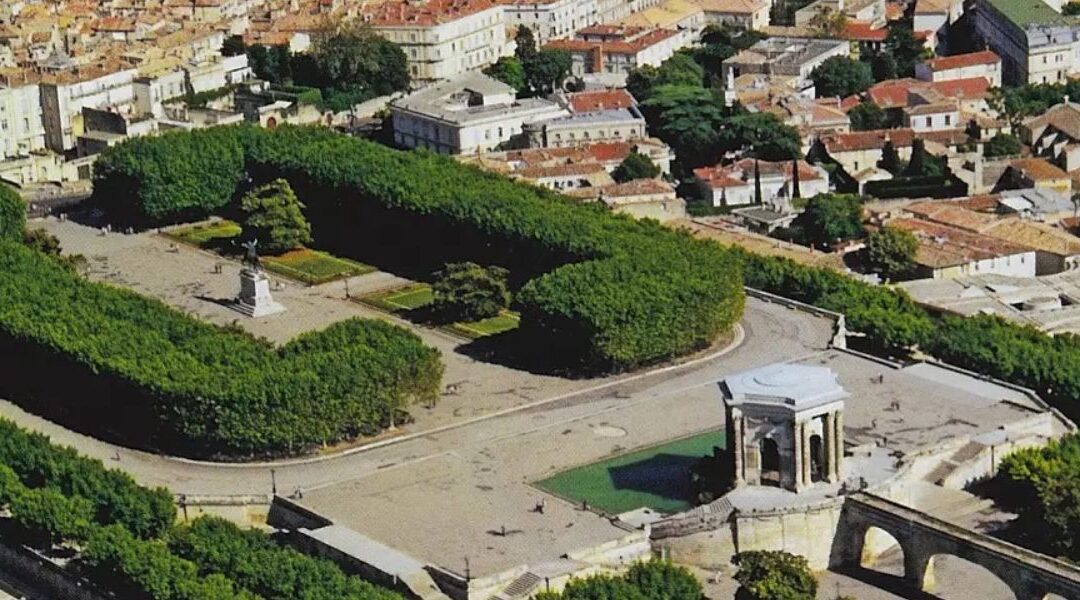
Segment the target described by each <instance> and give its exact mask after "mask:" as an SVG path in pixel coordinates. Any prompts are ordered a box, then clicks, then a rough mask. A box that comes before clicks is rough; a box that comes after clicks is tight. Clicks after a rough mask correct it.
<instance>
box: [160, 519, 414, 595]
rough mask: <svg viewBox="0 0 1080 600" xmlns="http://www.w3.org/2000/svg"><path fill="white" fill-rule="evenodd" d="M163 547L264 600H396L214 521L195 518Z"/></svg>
mask: <svg viewBox="0 0 1080 600" xmlns="http://www.w3.org/2000/svg"><path fill="white" fill-rule="evenodd" d="M169 548H170V549H172V551H173V552H174V553H176V554H177V555H178V556H182V557H184V558H186V559H187V560H190V561H192V562H193V563H195V564H197V565H198V566H199V570H200V571H201V572H202V573H213V574H220V575H223V576H225V577H228V578H229V579H231V580H233V581H235V582H236V583H237V584H238V585H240V586H242V587H244V588H245V589H248V590H251V591H253V592H255V593H258V594H259V595H261V596H262V597H264V598H266V599H267V600H293V599H294V598H305V599H306V600H401V596H399V595H398V594H397V593H395V592H392V591H390V590H388V589H385V588H380V587H376V586H374V585H372V584H370V583H368V582H366V581H363V580H361V579H359V578H357V577H350V576H348V575H345V573H343V572H342V571H341V569H339V568H338V567H337V565H335V564H334V563H332V562H330V561H329V560H326V559H323V558H313V557H311V556H308V555H306V554H302V553H300V552H297V551H296V550H293V549H292V548H286V547H283V546H280V545H278V544H277V543H275V542H274V541H273V540H272V539H271V538H270V536H269V535H267V534H266V533H264V532H262V531H258V530H255V529H248V530H243V529H240V528H239V527H237V526H236V525H233V524H232V523H229V522H228V521H225V520H223V519H220V518H216V517H201V518H199V519H196V520H195V521H194V522H193V523H192V524H191V526H190V527H184V528H181V529H179V530H177V532H176V533H175V534H174V535H173V536H172V537H171V538H170V539H169Z"/></svg>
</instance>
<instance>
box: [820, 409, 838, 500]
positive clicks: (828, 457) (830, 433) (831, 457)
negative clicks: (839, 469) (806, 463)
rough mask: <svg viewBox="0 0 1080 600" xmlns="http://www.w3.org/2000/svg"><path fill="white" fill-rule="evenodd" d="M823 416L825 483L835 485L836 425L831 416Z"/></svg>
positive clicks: (829, 414) (831, 414) (827, 414)
mask: <svg viewBox="0 0 1080 600" xmlns="http://www.w3.org/2000/svg"><path fill="white" fill-rule="evenodd" d="M834 414H835V413H826V414H825V429H824V431H823V433H824V435H823V436H822V437H823V438H824V439H823V441H824V442H825V481H828V482H829V483H836V425H835V424H833V415H834Z"/></svg>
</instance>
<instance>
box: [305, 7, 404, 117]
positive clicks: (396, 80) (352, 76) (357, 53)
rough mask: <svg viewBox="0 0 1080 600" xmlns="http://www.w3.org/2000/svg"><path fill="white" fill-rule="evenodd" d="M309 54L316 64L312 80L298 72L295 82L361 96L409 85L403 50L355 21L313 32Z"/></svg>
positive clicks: (378, 94)
mask: <svg viewBox="0 0 1080 600" xmlns="http://www.w3.org/2000/svg"><path fill="white" fill-rule="evenodd" d="M309 53H310V56H311V58H312V61H313V63H314V66H315V67H316V72H315V73H311V74H310V75H312V76H314V77H315V79H313V80H308V79H306V78H300V77H299V76H300V75H301V73H300V72H297V73H296V75H297V76H298V78H297V83H301V84H303V85H312V86H313V87H318V88H321V89H323V90H330V91H336V92H343V93H347V94H353V95H356V96H357V97H358V98H361V99H367V98H374V97H376V96H385V95H387V94H391V93H393V92H396V91H399V90H404V89H407V88H408V87H409V71H408V68H407V65H406V58H405V52H404V51H403V50H402V49H401V47H400V46H398V45H397V44H394V43H393V42H390V41H388V40H387V39H386V38H384V37H382V36H381V35H379V34H377V33H375V31H374V30H372V29H371V27H369V26H367V25H365V24H363V23H361V22H359V21H357V20H346V21H341V22H338V23H336V24H328V25H327V26H326V27H324V28H322V29H320V30H318V31H316V33H315V34H314V35H313V36H312V40H311V49H310V51H309ZM304 75H305V76H307V75H309V74H308V73H304ZM324 95H326V94H325V92H324ZM358 101H359V100H358Z"/></svg>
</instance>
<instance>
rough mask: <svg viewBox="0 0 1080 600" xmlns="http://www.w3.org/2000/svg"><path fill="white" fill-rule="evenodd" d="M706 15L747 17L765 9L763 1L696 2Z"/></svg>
mask: <svg viewBox="0 0 1080 600" xmlns="http://www.w3.org/2000/svg"><path fill="white" fill-rule="evenodd" d="M696 4H697V5H698V6H700V7H701V8H702V10H704V11H705V12H706V13H725V14H740V15H749V14H753V13H754V12H757V11H759V10H761V9H762V8H764V7H765V5H766V3H765V1H764V0H697V2H696Z"/></svg>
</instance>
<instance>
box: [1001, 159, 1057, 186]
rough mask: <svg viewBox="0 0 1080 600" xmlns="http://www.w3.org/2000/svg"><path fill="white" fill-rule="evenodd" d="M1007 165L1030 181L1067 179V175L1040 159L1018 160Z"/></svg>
mask: <svg viewBox="0 0 1080 600" xmlns="http://www.w3.org/2000/svg"><path fill="white" fill-rule="evenodd" d="M1009 164H1010V166H1012V167H1013V168H1014V169H1017V170H1018V171H1020V172H1021V173H1023V174H1024V176H1025V177H1027V178H1028V179H1031V180H1032V181H1047V180H1052V179H1068V178H1069V174H1068V173H1066V172H1065V171H1062V170H1061V169H1060V168H1059V167H1057V166H1056V165H1054V164H1052V163H1050V162H1047V161H1046V159H1042V158H1018V159H1016V160H1014V161H1012V162H1011V163H1009Z"/></svg>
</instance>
